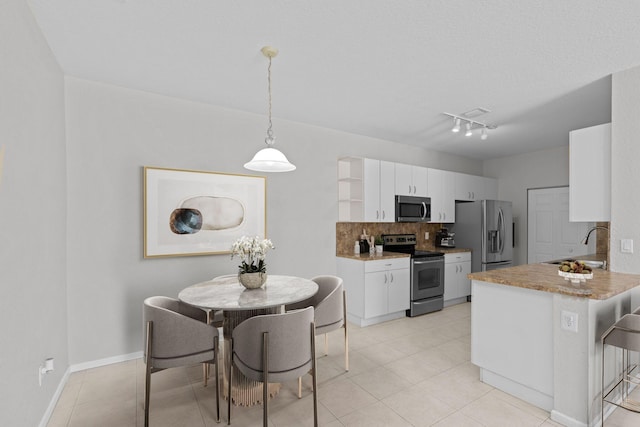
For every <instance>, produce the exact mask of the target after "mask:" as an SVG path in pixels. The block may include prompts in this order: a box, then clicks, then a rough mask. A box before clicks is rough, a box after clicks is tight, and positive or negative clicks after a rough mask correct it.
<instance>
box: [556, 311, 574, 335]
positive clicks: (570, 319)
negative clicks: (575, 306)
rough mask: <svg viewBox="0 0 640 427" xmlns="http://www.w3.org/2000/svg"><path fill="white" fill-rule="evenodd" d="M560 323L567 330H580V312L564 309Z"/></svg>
mask: <svg viewBox="0 0 640 427" xmlns="http://www.w3.org/2000/svg"><path fill="white" fill-rule="evenodd" d="M560 325H561V327H562V329H564V330H565V331H571V332H578V313H573V312H571V311H565V310H562V313H561V315H560Z"/></svg>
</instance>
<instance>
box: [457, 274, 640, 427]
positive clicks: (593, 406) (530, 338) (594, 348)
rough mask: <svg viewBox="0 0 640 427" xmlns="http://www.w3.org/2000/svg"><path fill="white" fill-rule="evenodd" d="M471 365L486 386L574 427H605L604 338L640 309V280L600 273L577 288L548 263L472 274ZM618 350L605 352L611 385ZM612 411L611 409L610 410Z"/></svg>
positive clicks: (630, 275)
mask: <svg viewBox="0 0 640 427" xmlns="http://www.w3.org/2000/svg"><path fill="white" fill-rule="evenodd" d="M469 278H470V279H472V301H473V304H472V307H471V362H472V363H473V364H475V365H477V366H479V367H480V379H481V380H482V381H483V382H485V383H487V384H491V385H493V386H494V387H496V388H499V389H501V390H503V391H505V392H507V393H509V394H512V395H514V396H516V397H518V398H520V399H523V400H525V401H527V402H529V403H532V404H534V405H536V406H538V407H540V408H542V409H544V410H547V411H550V412H551V418H552V419H553V420H554V421H557V422H559V423H561V424H563V425H567V426H591V425H596V424H597V423H598V422H599V416H600V407H601V405H600V390H601V376H600V375H601V372H600V369H601V368H600V366H601V344H600V337H601V335H602V334H603V332H604V331H606V330H607V328H609V327H610V326H611V325H612V324H613V323H614V322H615V321H617V320H618V319H619V318H620V317H622V316H623V315H624V314H627V313H630V312H631V311H633V309H635V308H636V307H638V306H640V275H633V274H622V273H614V272H609V271H605V270H597V269H596V270H594V272H593V279H591V280H587V281H586V283H581V284H579V285H573V284H572V283H571V282H569V281H565V280H564V278H562V277H560V276H558V268H557V266H555V265H549V264H528V265H521V266H517V267H512V268H506V269H501V270H493V271H487V272H478V273H472V274H470V275H469ZM614 350H615V349H614V348H607V349H606V356H605V357H606V360H607V365H609V366H607V367H606V369H605V374H606V375H605V384H610V383H611V382H612V381H613V376H614V373H613V372H614V366H613V363H611V364H610V363H609V361H613V360H614V354H615V353H614ZM605 410H607V408H605Z"/></svg>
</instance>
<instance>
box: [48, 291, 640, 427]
mask: <svg viewBox="0 0 640 427" xmlns="http://www.w3.org/2000/svg"><path fill="white" fill-rule="evenodd" d="M470 310H471V306H470V304H469V303H466V304H459V305H455V306H452V307H448V308H446V309H444V310H442V311H440V312H436V313H431V314H428V315H425V316H420V317H416V318H403V319H398V320H395V321H391V322H387V323H384V324H379V325H374V326H369V327H367V328H358V327H356V326H351V329H350V334H349V342H350V353H349V354H350V368H351V369H350V370H349V372H345V371H344V350H343V339H342V333H341V331H336V332H334V333H331V334H330V337H329V356H324V354H323V353H321V352H322V349H323V348H324V345H323V341H322V340H321V338H319V340H318V351H319V357H318V401H319V423H320V425H321V426H326V427H338V426H366V427H372V426H384V427H394V426H438V427H444V426H456V427H460V426H509V427H511V426H545V427H548V426H558V425H559V424H556V423H554V422H553V421H551V419H550V418H549V413H547V412H545V411H543V410H541V409H538V408H536V407H534V406H531V405H529V404H527V403H525V402H523V401H521V400H518V399H516V398H514V397H511V396H510V395H508V394H505V393H503V392H501V391H500V390H497V389H494V388H493V387H491V386H488V385H486V384H483V383H481V382H479V381H478V375H479V374H478V368H476V367H475V366H474V365H472V364H471V363H470V362H469V359H470V347H471V344H470V316H471V313H470ZM310 382H311V381H310V377H309V376H306V377H305V379H304V388H303V398H302V399H298V398H297V395H296V393H297V382H296V381H293V382H291V383H285V384H283V386H282V389H281V390H280V393H279V394H278V395H277V397H275V398H274V399H272V400H271V401H270V406H269V409H270V413H269V425H271V426H275V427H284V426H296V427H297V426H311V425H313V402H312V398H311V392H310V388H309V386H310ZM151 384H152V390H151V420H150V421H151V425H152V426H154V427H160V426H171V427H173V426H189V427H190V426H193V427H196V426H197V427H204V426H216V425H218V424H216V422H215V403H214V398H215V387H213V386H211V385H210V386H209V387H206V388H205V387H203V383H202V369H201V366H200V365H197V366H194V367H189V368H174V369H169V370H166V371H161V372H158V373H155V374H153V375H152V381H151ZM143 399H144V363H142V360H141V359H138V360H132V361H128V362H123V363H118V364H113V365H109V366H104V367H100V368H95V369H89V370H86V371H82V372H76V373H73V374H72V375H71V376H70V378H69V381H68V382H67V384H66V386H65V389H64V391H63V393H62V395H61V397H60V400H59V401H58V404H57V406H56V408H55V410H54V412H53V415H52V417H51V419H50V420H49V424H48V426H49V427H58V426H73V427H75V426H82V427H85V426H92V427H96V426H109V427H113V426H118V427H126V426H132V427H133V426H143V425H144V409H143V405H142V402H143ZM232 411H233V412H232V425H234V426H261V425H262V407H261V406H257V407H251V408H245V407H234V408H233V410H232ZM221 417H222V423H226V420H227V414H226V402H225V401H224V400H222V399H221ZM638 417H640V415H638V414H632V413H629V412H627V411H624V410H617V411H616V412H615V413H614V414H613V415H612V416H611V417H610V418H609V419H608V420H607V421H606V423H605V424H606V425H607V426H608V427H614V426H632V425H640V418H638ZM220 425H224V424H220Z"/></svg>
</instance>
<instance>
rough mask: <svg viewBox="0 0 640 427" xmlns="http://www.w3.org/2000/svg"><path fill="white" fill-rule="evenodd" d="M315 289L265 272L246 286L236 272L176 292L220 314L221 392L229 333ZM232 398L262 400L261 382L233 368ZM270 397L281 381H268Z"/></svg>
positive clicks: (227, 362)
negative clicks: (257, 282) (251, 285)
mask: <svg viewBox="0 0 640 427" xmlns="http://www.w3.org/2000/svg"><path fill="white" fill-rule="evenodd" d="M317 292H318V285H317V283H316V282H314V281H312V280H309V279H304V278H302V277H295V276H279V275H268V276H267V281H266V283H265V284H264V285H263V286H262V287H260V288H258V289H247V288H245V287H244V286H243V285H242V284H241V283H240V282H239V280H238V277H237V275H227V276H219V277H216V278H214V279H212V280H208V281H206V282H202V283H197V284H195V285H191V286H189V287H187V288H185V289H183V290H182V291H180V293H179V294H178V298H179V299H180V301H182V302H185V303H187V304H189V305H193V306H196V307H200V308H202V309H205V310H213V311H219V310H222V313H223V318H224V322H223V327H222V328H223V336H224V340H225V345H224V347H225V348H224V366H225V369H223V371H224V374H223V394H224V395H225V398H227V397H228V396H226V394H227V387H226V383H227V381H228V378H227V377H228V369H229V366H230V364H231V354H230V350H231V334H232V332H233V328H235V327H236V326H237V325H239V324H240V323H242V322H243V321H244V320H246V319H248V318H250V317H253V316H259V315H263V314H277V313H282V312H284V306H285V305H287V304H293V303H296V302H299V301H304V300H306V299H307V298H310V297H312V296H313V295H315V294H316V293H317ZM232 375H233V386H232V389H231V399H232V402H233V403H234V404H235V405H240V406H251V405H256V404H260V403H262V383H261V382H256V381H251V380H249V379H248V378H246V377H245V376H244V375H242V373H241V372H240V371H239V370H238V369H237V368H235V367H234V368H233V374H232ZM268 387H269V396H270V397H273V396H274V395H275V394H277V393H278V391H279V390H280V384H275V383H270V384H269V386H268Z"/></svg>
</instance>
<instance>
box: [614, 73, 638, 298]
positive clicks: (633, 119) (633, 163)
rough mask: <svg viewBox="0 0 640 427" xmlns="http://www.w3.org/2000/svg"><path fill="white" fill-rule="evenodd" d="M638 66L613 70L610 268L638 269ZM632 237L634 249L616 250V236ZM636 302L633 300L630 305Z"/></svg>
mask: <svg viewBox="0 0 640 427" xmlns="http://www.w3.org/2000/svg"><path fill="white" fill-rule="evenodd" d="M639 100H640V67H635V68H631V69H629V70H626V71H621V72H619V73H615V74H614V75H613V79H612V102H611V103H612V108H611V109H612V111H611V119H612V120H611V225H610V227H611V239H610V245H609V247H610V248H611V254H610V258H611V269H612V270H614V271H618V272H621V273H635V274H639V273H640V257H638V253H639V252H640V246H639V245H640V221H638V218H639V217H640V191H638V189H637V187H636V186H637V184H638V183H639V182H640V169H639V168H638V159H640V144H638V135H639V134H640V121H638V117H640V102H639ZM621 239H632V240H634V242H635V248H634V251H635V253H633V254H629V253H622V252H620V240H621ZM638 305H640V301H637V302H636V303H635V305H634V307H636V306H638Z"/></svg>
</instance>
